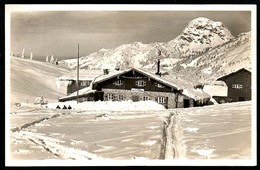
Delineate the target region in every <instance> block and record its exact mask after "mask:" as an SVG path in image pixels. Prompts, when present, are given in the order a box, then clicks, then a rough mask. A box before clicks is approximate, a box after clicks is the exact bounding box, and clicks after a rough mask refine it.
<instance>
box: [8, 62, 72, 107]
mask: <svg viewBox="0 0 260 170" xmlns="http://www.w3.org/2000/svg"><path fill="white" fill-rule="evenodd" d="M10 67H11V72H10V74H11V80H10V81H11V95H10V100H11V101H10V102H11V105H13V104H14V103H16V102H27V100H28V102H30V103H32V102H34V100H35V98H36V97H40V96H41V95H43V97H44V99H46V100H48V101H58V97H61V96H64V95H65V94H66V89H64V88H61V89H59V90H58V89H56V84H55V78H57V77H60V76H62V75H64V74H68V73H69V70H68V69H65V68H61V67H60V66H56V65H53V64H50V63H45V62H40V61H35V60H29V59H20V58H14V57H11V62H10Z"/></svg>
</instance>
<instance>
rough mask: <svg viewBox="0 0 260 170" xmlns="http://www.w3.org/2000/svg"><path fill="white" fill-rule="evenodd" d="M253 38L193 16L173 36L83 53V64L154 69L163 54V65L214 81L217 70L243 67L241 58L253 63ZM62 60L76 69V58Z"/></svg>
mask: <svg viewBox="0 0 260 170" xmlns="http://www.w3.org/2000/svg"><path fill="white" fill-rule="evenodd" d="M250 39H251V33H250V32H249V33H243V34H240V35H239V36H238V37H236V38H235V37H233V36H232V34H231V33H230V31H229V30H228V29H227V28H226V27H225V26H224V25H223V24H222V23H221V22H214V21H212V20H210V19H207V18H203V17H200V18H196V19H194V20H192V21H191V22H190V23H189V24H188V25H187V27H186V28H185V29H184V30H183V32H182V33H181V34H180V35H179V36H177V37H176V38H175V39H174V40H171V41H169V42H155V43H151V44H143V43H141V42H134V43H131V44H125V45H121V46H119V47H117V48H115V49H101V50H99V51H98V52H95V53H92V54H90V55H88V56H85V57H81V58H80V68H81V69H102V68H108V69H114V68H115V67H121V68H124V67H129V66H130V67H136V68H145V69H146V68H150V69H151V68H153V69H155V67H156V62H157V59H158V58H160V60H161V67H164V68H167V69H170V70H174V71H176V72H178V73H180V74H184V75H185V76H186V75H188V77H190V78H192V79H193V80H198V81H202V82H204V81H205V80H207V81H211V80H212V79H213V78H214V76H215V74H216V75H217V76H218V75H220V74H226V73H227V72H230V71H232V70H235V69H237V67H244V65H243V66H241V65H239V63H241V62H242V61H243V62H245V61H246V63H248V64H246V67H251V66H250V62H251V58H250V56H251V53H250V51H251V44H250ZM59 64H61V65H65V66H67V67H70V68H72V69H75V68H76V65H77V61H76V60H75V59H72V60H62V61H60V62H59ZM243 64H244V63H243ZM223 66H224V67H223ZM213 74H214V75H213Z"/></svg>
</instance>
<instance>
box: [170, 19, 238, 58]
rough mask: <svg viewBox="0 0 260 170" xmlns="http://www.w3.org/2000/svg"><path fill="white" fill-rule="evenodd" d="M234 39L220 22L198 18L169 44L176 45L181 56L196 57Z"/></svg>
mask: <svg viewBox="0 0 260 170" xmlns="http://www.w3.org/2000/svg"><path fill="white" fill-rule="evenodd" d="M232 39H234V37H233V35H232V34H231V33H230V31H229V30H228V29H227V28H226V27H225V26H224V24H223V23H222V22H219V21H217V22H215V21H212V20H210V19H208V18H205V17H199V18H196V19H194V20H192V21H190V22H189V24H188V25H187V27H186V28H185V29H184V30H183V31H182V34H181V35H179V36H178V37H177V38H175V39H174V40H172V41H170V43H173V44H178V47H179V50H180V51H181V52H182V53H183V55H182V56H189V55H198V53H204V52H206V51H207V50H209V49H211V48H214V47H216V46H218V45H221V44H223V43H226V42H229V41H230V40H232Z"/></svg>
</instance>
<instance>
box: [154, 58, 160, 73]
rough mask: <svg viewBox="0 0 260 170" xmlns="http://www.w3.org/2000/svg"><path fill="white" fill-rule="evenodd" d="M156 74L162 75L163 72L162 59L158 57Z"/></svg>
mask: <svg viewBox="0 0 260 170" xmlns="http://www.w3.org/2000/svg"><path fill="white" fill-rule="evenodd" d="M155 74H156V75H159V76H161V72H160V59H158V61H157V72H156V73H155Z"/></svg>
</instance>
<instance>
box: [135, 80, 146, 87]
mask: <svg viewBox="0 0 260 170" xmlns="http://www.w3.org/2000/svg"><path fill="white" fill-rule="evenodd" d="M136 85H137V86H138V87H144V86H146V82H145V81H144V80H138V81H136Z"/></svg>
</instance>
